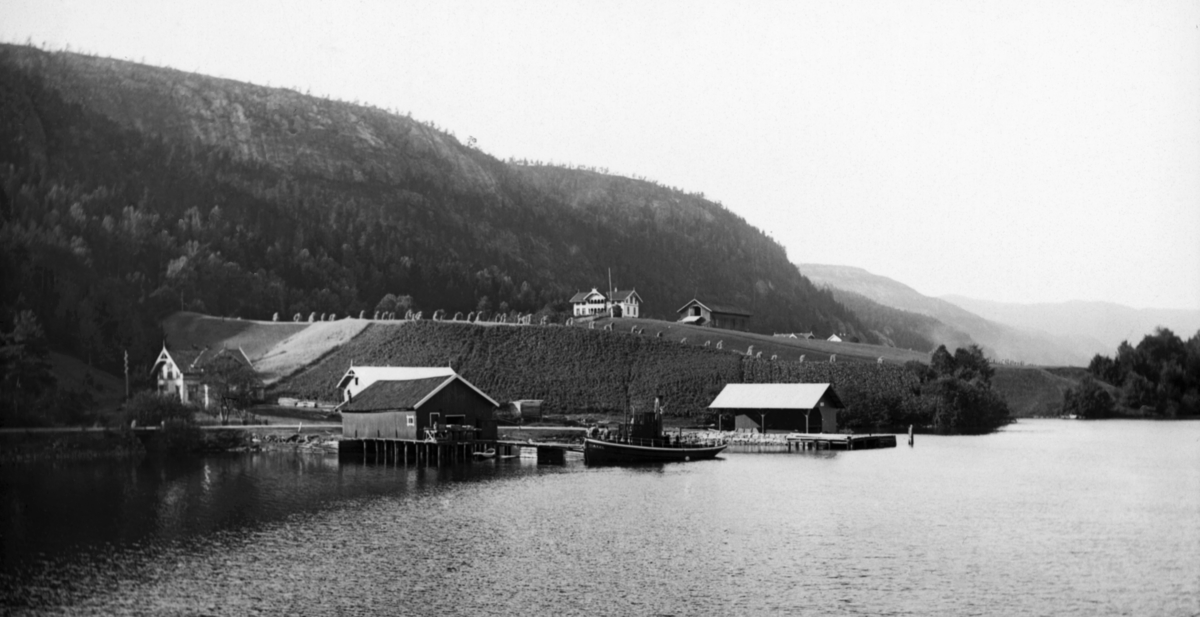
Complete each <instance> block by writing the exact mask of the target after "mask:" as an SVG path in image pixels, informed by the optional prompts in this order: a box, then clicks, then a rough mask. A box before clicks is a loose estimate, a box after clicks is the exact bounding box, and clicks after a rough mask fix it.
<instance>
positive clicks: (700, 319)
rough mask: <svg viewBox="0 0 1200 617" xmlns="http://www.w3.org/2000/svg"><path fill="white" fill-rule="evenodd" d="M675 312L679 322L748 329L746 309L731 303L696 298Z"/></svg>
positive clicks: (728, 328) (748, 319)
mask: <svg viewBox="0 0 1200 617" xmlns="http://www.w3.org/2000/svg"><path fill="white" fill-rule="evenodd" d="M675 312H676V313H679V323H684V324H692V325H697V326H709V327H712V328H724V329H726V330H743V331H744V330H748V329H749V322H750V317H751V314H750V311H747V310H746V309H743V308H740V307H737V306H733V305H731V304H715V303H712V302H701V301H700V300H698V299H696V298H692V300H691V301H690V302H688V303H687V304H685V305H683V306H682V307H681V308H680V309H679V310H678V311H675Z"/></svg>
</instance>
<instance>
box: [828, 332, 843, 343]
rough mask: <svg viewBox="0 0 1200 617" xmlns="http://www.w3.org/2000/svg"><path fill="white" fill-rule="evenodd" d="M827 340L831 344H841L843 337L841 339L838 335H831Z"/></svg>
mask: <svg viewBox="0 0 1200 617" xmlns="http://www.w3.org/2000/svg"><path fill="white" fill-rule="evenodd" d="M825 340H827V341H829V342H831V343H840V342H842V337H840V336H838V335H836V334H831V335H829V338H827V339H825Z"/></svg>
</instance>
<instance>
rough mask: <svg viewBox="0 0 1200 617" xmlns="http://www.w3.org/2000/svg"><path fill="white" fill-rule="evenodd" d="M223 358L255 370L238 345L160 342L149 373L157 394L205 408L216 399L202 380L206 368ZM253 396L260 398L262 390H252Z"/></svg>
mask: <svg viewBox="0 0 1200 617" xmlns="http://www.w3.org/2000/svg"><path fill="white" fill-rule="evenodd" d="M226 359H228V360H232V361H233V362H237V363H238V364H242V365H244V366H245V367H247V368H249V369H250V370H254V364H253V363H252V362H250V358H248V357H247V356H246V353H245V352H244V351H242V350H241V348H238V349H209V348H207V347H206V348H204V349H167V346H166V345H163V348H162V351H160V352H159V353H158V359H157V360H155V361H154V366H153V367H152V368H151V369H150V374H151V375H153V376H155V382H156V385H157V391H158V393H159V394H164V395H170V396H177V397H179V400H180V401H181V402H184V403H193V404H196V405H200V406H202V407H204V408H206V409H207V408H208V407H209V405H210V404H215V403H216V402H217V401H216V400H215V399H214V398H212V397H210V395H209V387H208V386H207V385H205V384H204V383H203V380H204V371H205V368H206V367H209V366H212V365H213V364H214V363H216V362H218V361H222V360H226ZM260 390H261V389H260ZM255 398H262V393H261V391H258V392H256V393H255Z"/></svg>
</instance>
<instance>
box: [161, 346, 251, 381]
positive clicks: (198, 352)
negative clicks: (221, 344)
mask: <svg viewBox="0 0 1200 617" xmlns="http://www.w3.org/2000/svg"><path fill="white" fill-rule="evenodd" d="M222 356H229V357H231V358H233V359H234V360H236V361H237V362H238V363H240V364H243V365H245V366H247V367H250V368H251V369H253V368H254V363H253V362H251V361H250V358H249V357H248V356H247V355H246V352H244V351H242V348H241V347H238V348H237V349H229V348H222V349H209V348H207V347H206V348H204V349H167V346H166V345H163V348H162V351H160V352H159V353H158V359H157V360H155V361H154V366H152V367H150V374H151V375H153V374H155V373H157V372H158V369H159V367H161V366H162V365H163V363H164V362H166V361H167V360H170V361H171V362H172V363H174V364H175V368H177V369H179V371H180V372H181V373H183V374H184V375H192V374H197V373H202V372H204V365H205V364H208V363H209V362H212V361H213V360H216V359H217V358H220V357H222Z"/></svg>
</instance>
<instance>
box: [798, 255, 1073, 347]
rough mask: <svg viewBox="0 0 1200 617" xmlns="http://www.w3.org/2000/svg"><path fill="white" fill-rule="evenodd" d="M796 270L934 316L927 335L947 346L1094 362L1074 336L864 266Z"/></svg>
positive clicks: (807, 266)
mask: <svg viewBox="0 0 1200 617" xmlns="http://www.w3.org/2000/svg"><path fill="white" fill-rule="evenodd" d="M797 267H798V268H799V269H800V272H801V273H803V274H804V275H805V276H807V277H808V278H809V279H811V280H812V281H813V282H814V283H816V284H818V285H825V286H828V287H830V288H832V289H839V290H844V291H849V292H853V293H856V294H860V295H862V296H865V297H866V298H869V299H870V300H873V301H875V302H878V303H879V304H883V305H885V306H890V307H893V308H896V309H900V310H903V311H909V312H912V313H918V314H920V315H927V316H929V317H931V318H933V319H934V320H936V323H927V324H925V325H924V330H923V334H924V335H925V336H927V337H929V338H930V339H931V340H933V341H934V342H936V343H938V344H945V345H946V346H947V347H948V348H955V347H958V346H960V345H962V344H966V343H968V342H969V341H974V342H975V343H977V344H979V345H980V346H982V347H983V348H984V349H985V350H986V351H987V352H988V353H989V355H990V356H992V357H994V358H996V359H1000V360H1012V361H1019V362H1027V363H1031V364H1052V365H1058V364H1072V365H1082V364H1086V363H1087V362H1088V360H1089V359H1090V358H1091V354H1090V353H1088V352H1087V351H1086V350H1085V349H1083V348H1080V347H1079V346H1078V345H1077V344H1076V343H1075V342H1073V341H1072V340H1071V339H1070V337H1063V336H1059V335H1056V334H1053V333H1046V332H1037V331H1034V330H1030V329H1025V328H1018V327H1015V326H1010V325H1005V324H1002V323H998V322H996V321H992V320H988V319H985V318H983V317H981V316H979V315H977V314H975V313H972V312H970V311H967V310H965V309H963V308H961V307H959V306H957V305H955V304H952V303H950V302H947V301H946V300H942V299H939V298H932V297H929V296H926V295H923V294H921V293H920V292H918V291H917V290H915V289H913V288H912V287H909V286H907V285H905V284H903V283H900V282H898V281H895V280H893V279H890V278H887V277H885V276H879V275H877V274H872V273H870V272H868V271H866V270H864V269H862V268H855V267H852V266H831V265H821V264H800V265H799V266H797ZM835 294H836V292H835Z"/></svg>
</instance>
